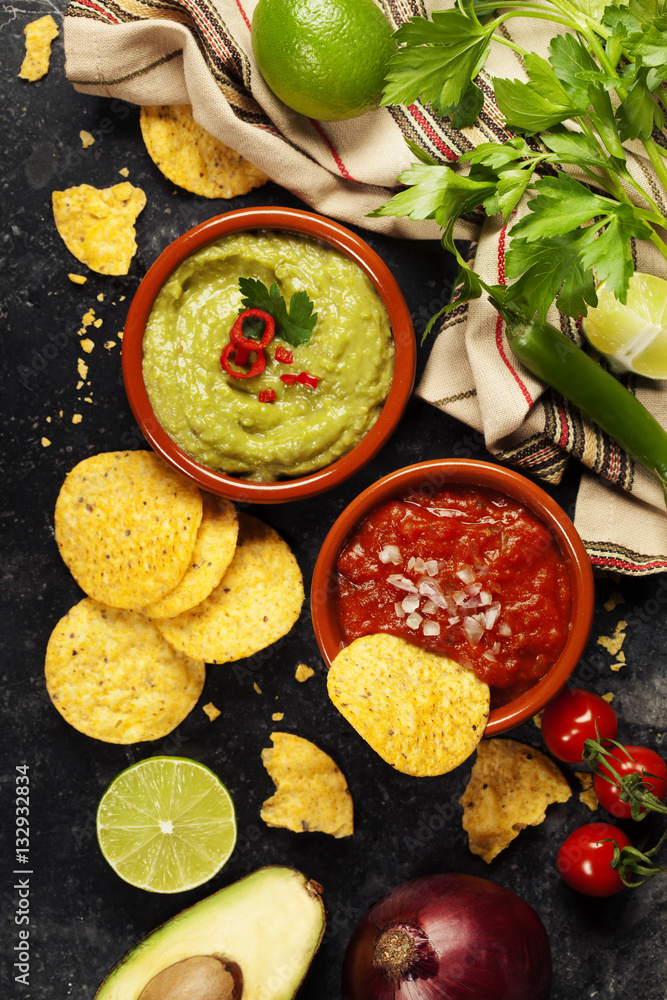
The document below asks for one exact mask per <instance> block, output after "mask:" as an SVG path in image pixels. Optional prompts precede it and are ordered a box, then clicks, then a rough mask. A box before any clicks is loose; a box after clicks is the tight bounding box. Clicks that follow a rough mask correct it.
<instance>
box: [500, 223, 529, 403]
mask: <svg viewBox="0 0 667 1000" xmlns="http://www.w3.org/2000/svg"><path fill="white" fill-rule="evenodd" d="M506 236H507V226H506V225H505V226H503V228H502V229H501V230H500V238H499V240H498V281H499V283H500V284H501V285H504V284H505V238H506ZM496 347H497V349H498V354H499V355H500V357H501V358H502V359H503V362H504V363H505V365H506V367H507V368H508V370H509V371H510V372H511V373H512V375H513V377H514V381H515V382H516V384H517V385H518V386H519V389H521V392H522V394H523V398H524V399H525V400H526V402H527V403H528V406H532V405H533V398H532V396H531V395H530V393H529V392H528V389H527V388H526V386H525V385H524V384H523V382H522V381H521V379H520V378H519V376H518V374H517V373H516V372H515V370H514V368H513V367H512V365H511V364H510V362H509V360H508V357H507V355H506V354H505V347H504V345H503V318H502V316H501V315H500V313H499V314H498V316H497V318H496Z"/></svg>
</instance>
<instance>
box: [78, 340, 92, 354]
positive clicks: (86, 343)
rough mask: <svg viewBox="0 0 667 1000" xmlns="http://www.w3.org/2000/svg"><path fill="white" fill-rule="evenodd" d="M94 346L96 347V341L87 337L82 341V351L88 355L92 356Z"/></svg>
mask: <svg viewBox="0 0 667 1000" xmlns="http://www.w3.org/2000/svg"><path fill="white" fill-rule="evenodd" d="M94 346H95V341H94V340H91V339H90V338H89V337H86V338H85V339H84V340H82V341H81V350H82V351H85V352H86V354H90V352H91V351H92V349H93V347H94Z"/></svg>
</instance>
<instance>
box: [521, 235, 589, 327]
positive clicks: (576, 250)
mask: <svg viewBox="0 0 667 1000" xmlns="http://www.w3.org/2000/svg"><path fill="white" fill-rule="evenodd" d="M515 228H516V227H515ZM513 232H514V230H512V234H513ZM512 234H511V235H512ZM594 236H595V233H594V232H591V233H589V231H588V230H587V229H577V230H575V231H574V232H571V233H566V234H565V235H564V236H552V237H548V238H544V239H540V240H536V241H534V242H531V243H529V242H528V241H527V240H523V239H515V238H512V241H511V244H510V248H509V250H508V251H507V254H506V255H505V273H506V274H507V277H508V278H517V280H516V281H515V282H514V284H513V285H512V286H511V288H510V289H509V292H510V295H511V299H512V301H514V302H518V303H520V304H521V305H522V308H523V311H524V314H525V315H526V317H529V318H530V317H532V316H533V315H534V314H535V313H536V312H537V314H538V316H539V318H540V320H541V321H542V322H544V320H545V319H546V316H547V313H548V311H549V308H550V307H551V305H552V303H553V302H554V300H556V304H557V306H558V308H559V309H562V311H563V312H565V313H567V315H568V316H575V317H576V316H579V315H585V314H586V312H587V309H588V305H592V304H594V303H595V302H596V301H597V300H596V295H595V282H594V280H593V274H592V272H591V270H590V268H586V267H583V266H582V263H581V245H582V243H584V244H585V243H587V242H588V241H590V240H592V239H593V238H594Z"/></svg>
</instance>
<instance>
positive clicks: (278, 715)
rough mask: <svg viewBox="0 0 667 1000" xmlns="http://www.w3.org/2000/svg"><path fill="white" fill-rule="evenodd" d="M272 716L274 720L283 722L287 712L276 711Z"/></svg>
mask: <svg viewBox="0 0 667 1000" xmlns="http://www.w3.org/2000/svg"><path fill="white" fill-rule="evenodd" d="M271 718H272V719H273V721H274V722H282V721H283V719H284V718H285V713H284V712H274V713H273V715H272V716H271Z"/></svg>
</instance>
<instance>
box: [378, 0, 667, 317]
mask: <svg viewBox="0 0 667 1000" xmlns="http://www.w3.org/2000/svg"><path fill="white" fill-rule="evenodd" d="M665 9H666V5H665V2H664V0H628V2H627V3H626V2H623V4H621V3H620V2H619V3H612V4H608V5H605V3H603V2H600V0H579V2H572V0H539V2H534V0H526V2H519V3H514V4H512V5H511V6H509V7H507V8H505V7H503V9H502V11H501V12H500V13H499V12H498V11H497V9H496V5H495V4H494V3H492V2H487V0H458V2H457V4H456V7H455V8H454V9H452V10H451V11H443V12H435V13H434V14H433V19H432V20H431V21H429V20H426V19H425V18H413V19H412V20H411V21H409V22H406V24H404V25H403V26H402V27H401V28H399V30H398V31H397V33H396V37H397V40H398V41H399V43H400V48H399V51H398V52H397V54H396V55H395V56H394V58H393V59H392V61H391V63H390V70H389V73H388V76H387V81H386V87H385V92H384V96H383V103H385V104H390V103H399V102H403V103H411V102H412V101H414V100H415V99H416V98H418V97H421V99H422V100H423V101H430V102H431V103H432V105H433V107H434V109H435V110H436V111H438V112H439V113H441V114H443V115H451V117H452V123H453V124H454V125H455V126H456V127H460V126H462V125H466V124H472V122H473V121H474V120H475V119H476V117H477V115H478V114H479V111H480V110H481V107H482V103H483V98H482V94H481V91H480V90H479V88H478V87H477V84H476V83H475V82H474V78H475V76H476V75H477V74H478V73H479V71H480V70H481V69H482V67H483V65H484V63H485V61H486V59H487V56H488V54H489V51H490V47H491V45H493V44H500V45H506V46H510V47H511V48H513V49H514V50H516V51H517V52H518V53H519V54H520V55H521V56H522V57H523V59H524V63H525V66H526V69H527V72H528V76H529V80H528V82H526V83H524V82H522V81H520V80H506V79H494V80H493V86H494V90H495V94H496V100H497V103H498V107H499V108H500V111H501V113H502V114H503V116H504V117H505V119H506V122H507V124H508V126H509V127H510V128H511V129H512V130H513V131H514V132H515V135H514V137H513V138H510V139H508V140H507V141H506V142H504V143H502V144H496V143H484V144H482V145H480V146H478V147H477V148H476V149H474V150H473V151H471V152H469V153H466V154H465V155H464V156H462V157H461V159H460V161H459V163H463V164H466V165H467V167H468V168H469V172H468V173H467V175H465V174H464V172H463V171H461V169H460V167H459V166H458V165H456V166H449V165H443V164H440V163H438V162H437V161H435V160H433V159H431V157H429V156H428V155H427V154H425V153H424V152H423V151H422V150H419V149H418V148H417V147H415V146H412V149H413V152H414V153H415V154H416V156H417V157H418V159H419V160H420V161H421V162H420V163H417V164H415V165H413V166H412V168H411V169H409V170H407V171H404V172H403V173H402V174H401V176H400V177H399V181H400V183H401V184H404V185H405V186H406V189H405V190H403V191H401V192H399V193H398V194H397V195H396V196H395V197H394V198H392V200H391V201H390V202H388V203H387V204H386V205H383V206H382V207H381V208H380V209H377V210H376V211H375V212H374V213H372V214H374V215H399V216H408V217H409V218H411V219H429V218H431V219H435V220H436V221H438V222H439V223H440V225H441V226H442V228H443V230H444V233H443V245H444V246H445V247H446V248H447V249H449V250H450V251H452V252H453V253H454V255H455V256H456V259H457V261H458V265H459V274H458V281H457V285H456V297H455V301H454V302H452V303H450V305H449V306H447V307H445V310H444V311H449V310H450V309H452V308H455V307H456V306H458V305H460V304H461V303H462V302H464V301H467V300H468V299H470V298H474V297H477V296H479V295H481V294H483V292H485V291H486V292H488V293H489V294H491V296H492V298H493V299H494V300H495V301H496V302H498V303H501V304H504V305H505V306H509V305H511V306H512V308H513V309H514V310H515V311H518V312H520V313H521V314H522V315H523V316H524V317H525V318H526V319H527V320H531V319H532V317H533V316H535V314H537V315H538V317H539V319H540V320H544V318H545V317H546V314H547V311H548V309H549V307H550V306H551V305H552V303H553V302H554V301H555V302H556V303H557V305H558V307H559V308H560V309H561V310H562V311H563V312H564V313H566V314H567V315H569V316H572V317H575V318H576V317H578V316H579V315H584V316H585V315H586V313H587V311H588V307H589V306H591V305H594V304H595V303H596V302H597V296H596V292H595V286H596V283H597V282H601V281H605V282H606V288H607V289H609V290H611V291H613V292H614V293H615V294H616V296H617V298H618V299H620V301H622V302H625V301H626V299H627V291H628V282H629V280H630V277H631V275H632V273H633V270H634V264H633V255H632V245H631V241H632V239H633V238H636V239H643V240H648V241H650V242H651V243H652V244H653V245H654V246H655V247H656V248H657V249H658V250H659V252H660V253H661V254H662V255H663V256H664V257H666V258H667V244H666V243H665V242H664V239H663V236H664V229H665V227H667V217H665V215H664V214H663V213H662V211H661V209H660V206H659V204H658V201H657V199H656V198H654V197H653V196H652V193H651V191H650V190H648V187H649V186H648V185H644V186H642V185H640V184H639V183H638V182H637V181H636V180H635V179H634V178H633V177H632V176H631V173H630V171H629V169H628V166H627V160H626V152H625V149H624V146H623V143H625V142H626V141H628V140H637V141H638V142H639V143H640V144H641V145H642V146H643V148H644V152H645V154H646V157H647V159H648V160H649V161H650V163H651V164H652V166H653V169H654V171H655V174H656V177H657V179H658V181H659V182H660V183H661V184H662V186H663V188H664V189H666V190H667V165H666V163H665V160H666V158H667V150H666V149H665V148H663V146H662V145H660V144H659V143H658V142H657V141H656V140H655V138H654V135H655V130H656V129H658V130H660V129H662V128H663V126H664V124H665V101H666V100H667V98H666V96H665V91H664V90H663V86H662V83H663V80H664V79H665V77H666V76H667V16H666V15H665ZM513 17H531V18H539V19H546V20H549V21H552V22H554V23H556V24H559V25H562V26H564V27H566V28H569V29H570V31H569V32H568V33H566V34H564V35H558V36H557V37H555V38H554V39H552V41H551V44H550V47H549V58H548V59H543V58H542V57H541V56H538V55H536V54H535V53H531V52H526V51H525V50H523V49H521V48H520V47H518V46H517V45H516V44H515V43H514V42H512V41H510V40H509V39H507V38H506V37H504V35H503V34H501V33H500V31H499V29H500V28H501V26H502V24H503V23H504V22H505V21H507V20H509V19H510V18H513ZM612 95H615V100H613V99H612ZM571 121H574V122H575V123H576V126H577V129H576V130H573V129H571V128H568V127H566V125H565V122H568V123H569V122H571ZM565 166H574V167H578V168H580V169H581V170H582V171H583V172H584V175H585V177H586V179H587V183H586V184H584V183H581V182H580V181H579V180H576V179H575V178H574V177H572V176H571V174H570V173H568V172H566V170H564V169H562V168H563V167H565ZM540 174H543V176H540ZM526 193H527V194H528V196H529V201H528V203H527V207H528V209H529V211H528V214H527V215H526V216H525V217H524V218H523V219H521V220H520V221H519V222H517V223H516V224H515V225H513V226H511V228H510V230H509V236H510V243H509V249H508V252H507V255H506V262H505V263H506V275H507V277H508V279H509V280H510V282H512V283H511V284H509V285H507V286H499V285H492V286H489V285H487V284H485V283H484V282H483V281H481V279H479V277H478V276H477V275H476V274H475V273H474V271H472V270H471V269H470V268H469V267H468V266H467V264H466V262H465V261H464V260H463V259H462V258H461V256H460V255H459V253H458V251H457V248H456V246H455V242H454V237H453V232H454V224H455V222H456V220H457V219H458V218H460V216H461V215H464V214H465V213H467V212H471V211H473V210H474V209H477V208H478V207H479V206H480V205H481V206H482V207H483V208H484V210H485V211H486V213H487V214H488V215H495V214H497V213H500V214H501V215H502V217H503V219H504V220H505V221H509V220H510V217H511V214H512V212H513V211H514V209H515V208H516V207H517V205H518V204H519V202H520V201H521V199H522V198H523V196H524V195H525V194H526ZM658 197H659V196H658ZM665 200H666V201H667V196H665ZM663 204H664V202H663ZM429 328H430V327H429Z"/></svg>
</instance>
